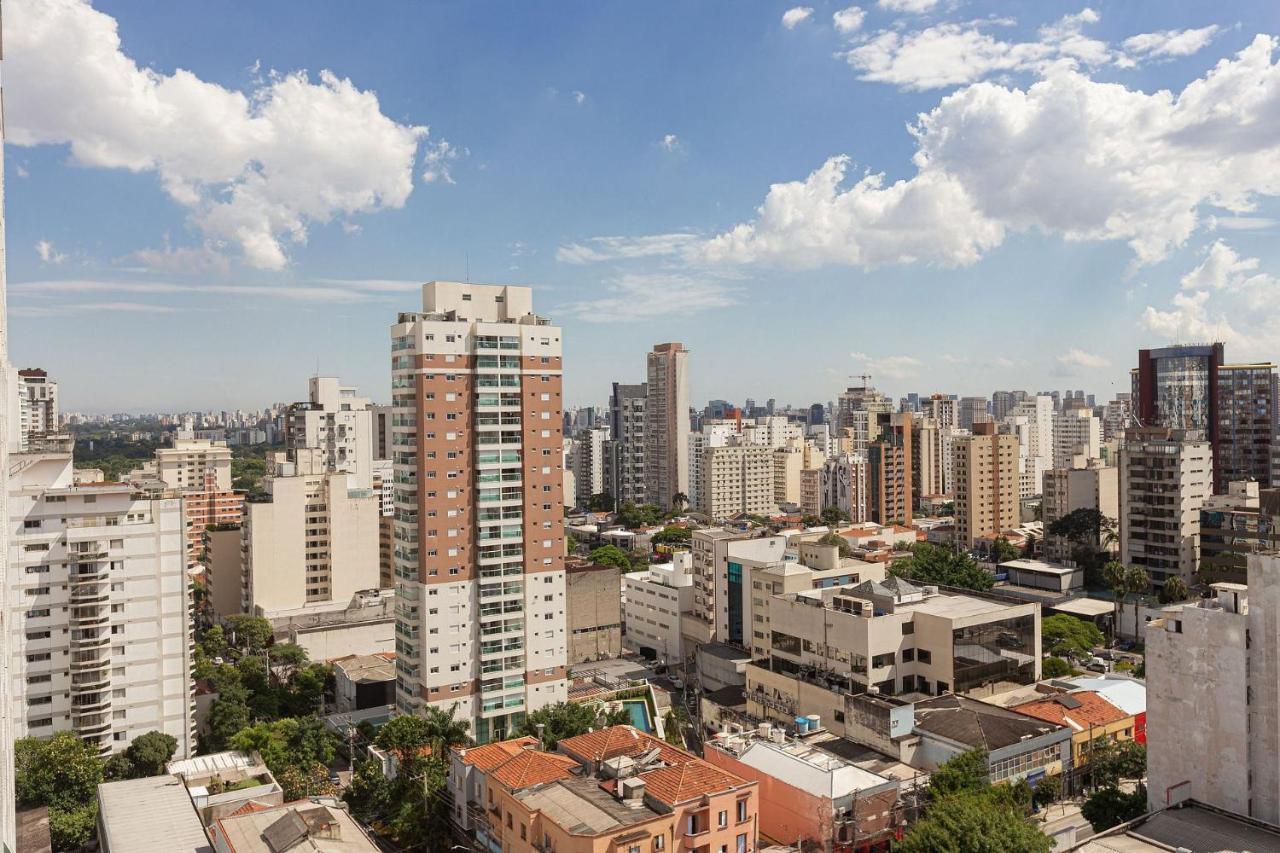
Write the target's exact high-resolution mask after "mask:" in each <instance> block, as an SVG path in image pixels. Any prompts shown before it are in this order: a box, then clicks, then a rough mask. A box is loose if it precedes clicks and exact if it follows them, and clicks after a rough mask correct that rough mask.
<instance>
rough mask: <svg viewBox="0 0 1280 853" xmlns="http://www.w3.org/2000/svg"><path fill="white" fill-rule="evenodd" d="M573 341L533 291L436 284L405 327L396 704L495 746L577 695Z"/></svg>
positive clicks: (397, 429)
mask: <svg viewBox="0 0 1280 853" xmlns="http://www.w3.org/2000/svg"><path fill="white" fill-rule="evenodd" d="M561 347H562V337H561V331H560V329H559V327H557V326H553V325H552V324H551V322H550V321H549V320H548V319H547V318H545V317H540V316H538V315H536V314H534V313H533V292H532V290H531V289H530V288H527V287H508V286H501V285H476V284H461V283H458V282H443V281H436V282H430V283H428V284H426V285H424V286H423V305H422V311H421V312H405V313H401V314H400V315H399V317H398V320H397V322H396V324H395V325H393V326H392V327H391V370H392V407H393V415H392V426H391V430H392V447H393V454H392V462H393V465H394V470H395V475H394V476H395V482H396V516H395V566H396V595H397V597H398V600H399V604H398V608H397V621H396V634H397V639H396V649H397V661H396V665H397V669H398V672H399V676H398V681H397V698H396V702H397V705H398V707H399V710H400V711H401V712H405V713H412V712H414V711H415V710H418V709H420V708H422V707H423V706H424V705H426V704H432V705H436V706H438V707H441V708H448V707H450V706H452V705H453V704H454V703H455V702H456V703H458V716H459V717H461V718H463V719H466V720H468V721H470V723H471V732H472V734H473V736H474V737H475V738H476V739H477V741H479V742H481V743H484V742H487V741H490V740H495V739H501V738H502V737H503V736H505V734H506V733H508V732H511V731H514V730H515V729H517V728H518V727H519V726H520V724H521V723H522V722H523V720H524V717H525V715H526V714H527V713H529V712H531V711H534V710H537V709H538V708H540V707H542V706H544V705H547V704H551V703H554V702H558V701H564V700H565V698H566V697H567V680H566V674H567V673H566V660H567V646H568V638H567V634H566V619H565V571H564V551H565V546H564V521H563V518H564V495H563V483H564V460H563V452H562V445H563V435H562V431H563V422H564V414H563V408H564V402H563V398H562V387H561V375H562V370H563V365H562V358H561Z"/></svg>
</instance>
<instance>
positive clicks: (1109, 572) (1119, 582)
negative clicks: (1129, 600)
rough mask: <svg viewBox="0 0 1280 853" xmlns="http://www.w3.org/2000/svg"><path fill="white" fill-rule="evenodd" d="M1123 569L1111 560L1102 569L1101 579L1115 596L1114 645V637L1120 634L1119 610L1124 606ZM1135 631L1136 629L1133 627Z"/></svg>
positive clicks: (1112, 630)
mask: <svg viewBox="0 0 1280 853" xmlns="http://www.w3.org/2000/svg"><path fill="white" fill-rule="evenodd" d="M1127 571H1128V569H1126V568H1125V565H1124V563H1121V562H1119V561H1118V560H1111V561H1109V562H1108V563H1107V564H1106V565H1104V566H1103V567H1102V579H1103V581H1104V582H1105V583H1106V585H1107V588H1108V589H1110V590H1111V592H1112V593H1113V594H1114V595H1115V599H1116V604H1115V618H1114V621H1113V622H1112V623H1111V641H1112V642H1113V643H1114V642H1115V640H1116V637H1117V636H1118V635H1119V633H1120V608H1121V607H1123V606H1124V588H1125V581H1124V578H1125V572H1127ZM1134 630H1135V631H1136V630H1137V627H1136V626H1135V627H1134Z"/></svg>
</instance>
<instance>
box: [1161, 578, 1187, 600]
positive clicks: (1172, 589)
mask: <svg viewBox="0 0 1280 853" xmlns="http://www.w3.org/2000/svg"><path fill="white" fill-rule="evenodd" d="M1189 594H1190V590H1188V589H1187V582H1186V581H1184V580H1183V579H1182V578H1180V577H1177V576H1174V577H1171V578H1169V579H1168V580H1166V581H1165V582H1164V585H1163V586H1161V587H1160V600H1161V601H1165V602H1168V603H1169V604H1173V603H1176V602H1179V601H1186V600H1187V596H1188V595H1189Z"/></svg>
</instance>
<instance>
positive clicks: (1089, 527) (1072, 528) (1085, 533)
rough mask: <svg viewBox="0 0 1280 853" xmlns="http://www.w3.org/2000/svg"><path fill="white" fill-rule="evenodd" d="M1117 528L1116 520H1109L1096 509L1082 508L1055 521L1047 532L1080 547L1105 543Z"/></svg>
mask: <svg viewBox="0 0 1280 853" xmlns="http://www.w3.org/2000/svg"><path fill="white" fill-rule="evenodd" d="M1115 527H1116V522H1115V519H1112V518H1108V517H1107V516H1105V515H1103V514H1102V513H1101V512H1099V511H1098V510H1096V509H1091V508H1088V507H1081V508H1080V509H1073V510H1072V511H1071V512H1069V513H1067V514H1066V515H1064V516H1062V517H1061V518H1057V519H1054V520H1053V521H1052V522H1050V524H1049V529H1048V530H1047V531H1046V532H1047V533H1048V534H1049V535H1050V536H1059V537H1061V538H1063V539H1066V540H1069V541H1070V542H1073V543H1075V544H1077V545H1080V544H1085V543H1105V540H1106V539H1107V534H1108V533H1109V532H1111V531H1114V530H1115Z"/></svg>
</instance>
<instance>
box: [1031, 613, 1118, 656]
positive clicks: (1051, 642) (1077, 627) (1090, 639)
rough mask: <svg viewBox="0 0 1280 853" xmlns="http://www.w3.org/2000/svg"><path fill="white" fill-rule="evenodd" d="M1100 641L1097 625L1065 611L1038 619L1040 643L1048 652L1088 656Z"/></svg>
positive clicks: (1059, 654)
mask: <svg viewBox="0 0 1280 853" xmlns="http://www.w3.org/2000/svg"><path fill="white" fill-rule="evenodd" d="M1102 641H1103V636H1102V632H1101V631H1099V630H1098V626H1096V625H1094V624H1093V623H1092V622H1086V621H1085V620H1083V619H1077V618H1076V617H1074V616H1071V615H1068V614H1066V613H1055V614H1053V615H1052V616H1048V617H1046V618H1044V619H1042V620H1040V644H1041V646H1042V648H1044V650H1045V651H1047V652H1049V653H1050V654H1053V655H1057V656H1064V655H1065V656H1075V657H1089V656H1090V655H1092V654H1093V650H1094V649H1095V648H1096V647H1098V646H1100V645H1102Z"/></svg>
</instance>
